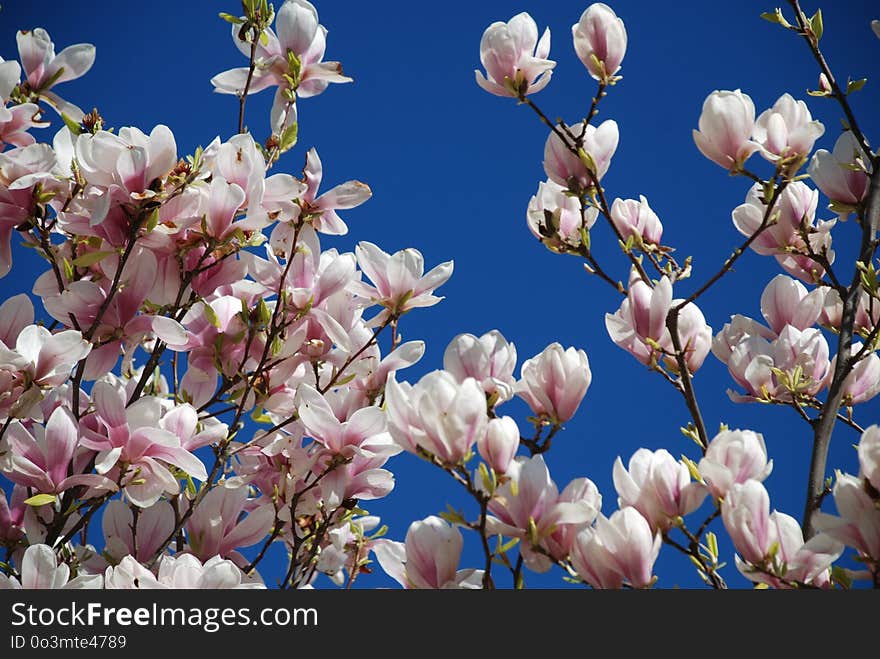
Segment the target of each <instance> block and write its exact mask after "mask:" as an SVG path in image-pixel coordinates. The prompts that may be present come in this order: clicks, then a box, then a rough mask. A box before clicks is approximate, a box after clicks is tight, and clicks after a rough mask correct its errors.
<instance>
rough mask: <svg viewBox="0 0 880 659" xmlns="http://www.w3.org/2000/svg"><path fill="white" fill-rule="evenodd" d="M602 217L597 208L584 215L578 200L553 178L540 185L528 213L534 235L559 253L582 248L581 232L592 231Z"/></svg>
mask: <svg viewBox="0 0 880 659" xmlns="http://www.w3.org/2000/svg"><path fill="white" fill-rule="evenodd" d="M598 217H599V209H597V208H593V207H590V208H587V209H586V210H585V211H584V212H583V214H582V213H581V202H580V201H579V200H578V198H577V197H575V196H573V195H570V194H566V190H565V188H564V187H562V186H561V185H559V184H558V183H554V182H553V181H552V180H549V179H548V180H546V181H543V182H541V183H539V184H538V192H537V193H536V194H535V195H534V196H533V197H532V198H531V199H530V200H529V206H528V209H527V210H526V220H527V222H528V226H529V230H530V231H531V232H532V235H534V236H535V238H537V239H538V240H540V241H541V242H542V243H544V244H545V245H546V246H547V248H548V249H550V250H552V251H556V252H564V251H566V250H567V249H568V248H571V247H575V248H576V247H578V246H580V244H581V243H582V242H583V239H582V236H581V229H585V230H587V231H589V230H590V228H591V227H592V226H593V225H594V224H595V223H596V219H597V218H598Z"/></svg>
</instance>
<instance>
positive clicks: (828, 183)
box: [807, 131, 871, 206]
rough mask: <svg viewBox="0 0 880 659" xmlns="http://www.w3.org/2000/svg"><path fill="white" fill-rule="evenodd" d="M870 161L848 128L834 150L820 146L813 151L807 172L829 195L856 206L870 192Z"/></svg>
mask: <svg viewBox="0 0 880 659" xmlns="http://www.w3.org/2000/svg"><path fill="white" fill-rule="evenodd" d="M870 162H871V161H870V159H869V158H867V157H865V154H864V153H863V152H862V148H861V146H859V143H858V140H856V138H855V136H854V135H853V134H852V132H850V131H846V132H845V133H842V134H841V135H840V137H838V138H837V141H836V142H835V143H834V150H833V151H832V152H831V153H829V152H828V151H826V150H825V149H819V150H818V151H816V153H814V154H813V158H812V159H811V160H810V165H809V167H807V173H808V174H809V175H810V178H811V179H813V183H815V184H816V186H817V187H818V188H819V189H820V190H821V191H822V192H824V193H825V196H826V197H828V198H829V199H831V200H832V201H836V202H838V203H839V204H844V205H846V206H855V205H857V204H858V203H859V202H860V201H861V200H862V199H863V198H864V197H865V195H866V194H867V192H868V174H870V171H871V170H870ZM865 168H868V169H867V172H866V171H865Z"/></svg>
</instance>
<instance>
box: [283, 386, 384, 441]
mask: <svg viewBox="0 0 880 659" xmlns="http://www.w3.org/2000/svg"><path fill="white" fill-rule="evenodd" d="M296 396H297V402H298V407H297V413H298V414H299V418H300V421H301V422H302V424H303V426H304V427H305V430H306V432H307V433H308V434H309V435H310V436H312V437H314V438H315V440H316V441H318V442H319V443H320V444H322V445H323V446H325V447H326V448H327V450H328V451H330V452H331V453H333V454H338V455H342V456H345V457H351V456H352V455H354V454H355V453H360V454H370V455H376V454H384V453H386V452H387V451H388V449H389V445H390V444H391V442H390V437H389V435H388V431H387V430H386V425H385V414H383V412H382V410H381V409H379V408H378V407H374V406H368V407H361V408H359V409H357V410H355V411H354V412H353V413H352V414H351V416H350V417H348V419H347V420H346V421H340V420H339V419H338V418H337V417H336V414H335V413H334V412H333V409H332V408H331V407H330V404H329V403H328V402H327V400H326V399H325V398H324V396H322V395H321V394H320V393H319V392H318V391H317V390H316V389H315V388H314V387H312V386H311V385H308V384H301V385H300V386H299V388H298V389H297V394H296ZM398 450H399V449H398Z"/></svg>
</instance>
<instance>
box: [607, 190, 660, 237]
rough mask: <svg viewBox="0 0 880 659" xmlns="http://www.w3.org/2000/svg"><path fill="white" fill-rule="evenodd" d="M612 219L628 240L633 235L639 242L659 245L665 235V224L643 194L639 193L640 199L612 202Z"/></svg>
mask: <svg viewBox="0 0 880 659" xmlns="http://www.w3.org/2000/svg"><path fill="white" fill-rule="evenodd" d="M611 221H612V222H613V223H614V226H615V227H617V230H618V231H619V232H620V234H621V235H622V236H623V239H624V240H626V239H627V238H629V237H633V238H634V239H635V240H636V241H637V244H638V243H639V242H641V243H649V244H652V245H659V244H660V238H661V237H662V236H663V224H661V223H660V218H659V217H657V213H655V212H654V211H653V210H652V209H651V207H650V206H649V205H648V200H647V199H645V197H644V196H643V195H639V200H638V201H636V200H635V199H625V200H624V199H615V200H614V203H613V204H611Z"/></svg>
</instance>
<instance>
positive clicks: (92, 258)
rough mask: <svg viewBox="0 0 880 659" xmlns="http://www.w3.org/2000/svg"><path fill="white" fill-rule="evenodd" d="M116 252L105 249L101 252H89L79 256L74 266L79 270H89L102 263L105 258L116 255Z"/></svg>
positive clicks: (74, 260) (74, 261)
mask: <svg viewBox="0 0 880 659" xmlns="http://www.w3.org/2000/svg"><path fill="white" fill-rule="evenodd" d="M115 253H116V252H115V251H114V250H112V249H105V250H102V251H99V252H87V253H86V254H83V255H82V256H77V257H76V258H75V259H73V265H75V266H77V267H78V268H88V267H89V266H92V265H95V264H96V263H100V262H101V261H103V260H104V259H105V258H107V257H108V256H110V255H111V254H115Z"/></svg>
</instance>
